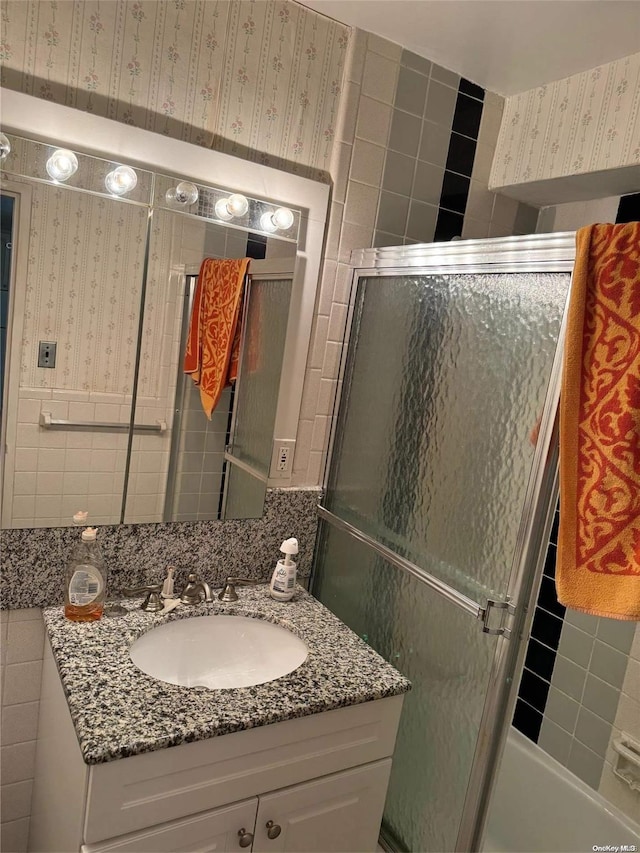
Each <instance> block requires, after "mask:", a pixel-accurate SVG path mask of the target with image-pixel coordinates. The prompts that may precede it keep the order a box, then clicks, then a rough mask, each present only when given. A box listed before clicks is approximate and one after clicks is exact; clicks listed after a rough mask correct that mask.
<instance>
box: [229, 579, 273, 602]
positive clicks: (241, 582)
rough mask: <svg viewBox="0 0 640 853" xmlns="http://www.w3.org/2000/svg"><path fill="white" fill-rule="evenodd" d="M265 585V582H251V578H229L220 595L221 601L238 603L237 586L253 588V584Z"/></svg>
mask: <svg viewBox="0 0 640 853" xmlns="http://www.w3.org/2000/svg"><path fill="white" fill-rule="evenodd" d="M258 583H264V581H259V580H258V581H255V580H251V578H227V579H226V581H225V582H224V586H223V588H222V591H221V592H220V594H219V595H218V600H219V601H227V602H229V601H237V600H238V593H237V592H236V587H237V586H251V585H252V584H258Z"/></svg>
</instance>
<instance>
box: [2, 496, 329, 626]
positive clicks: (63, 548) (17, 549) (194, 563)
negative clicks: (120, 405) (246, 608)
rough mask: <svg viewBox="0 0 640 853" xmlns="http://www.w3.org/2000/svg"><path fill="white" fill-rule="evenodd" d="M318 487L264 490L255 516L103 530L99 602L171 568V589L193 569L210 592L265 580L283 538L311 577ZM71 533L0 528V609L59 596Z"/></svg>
mask: <svg viewBox="0 0 640 853" xmlns="http://www.w3.org/2000/svg"><path fill="white" fill-rule="evenodd" d="M319 498H320V491H319V490H318V489H270V490H268V491H267V496H266V498H265V504H264V512H263V515H262V518H253V519H246V520H242V521H196V522H173V523H170V524H169V523H167V524H123V525H104V526H101V527H99V529H98V540H99V542H100V546H101V548H102V553H103V555H104V559H105V562H106V564H107V567H108V569H109V577H108V586H107V596H108V597H109V598H113V597H119V596H120V595H121V593H122V589H123V587H126V586H138V585H140V584H144V583H148V582H150V581H153V582H157V581H159V580H162V578H163V577H164V576H165V574H166V568H167V566H169V565H173V566H175V567H176V570H177V571H176V581H177V582H176V588H177V589H180V588H181V585H182V586H183V585H184V584H185V583H186V575H187V573H188V572H189V571H195V572H197V573H198V575H200V577H202V579H203V580H206V581H207V582H208V583H209V584H210V585H211V586H212V587H216V586H222V584H223V583H224V580H225V578H226V577H227V576H229V575H237V576H240V577H248V578H255V579H261V580H269V579H270V577H271V573H272V571H273V567H274V565H275V562H276V560H277V559H278V558H279V557H280V552H279V550H278V549H279V547H280V544H281V543H282V540H283V539H286V538H288V537H289V536H296V537H297V539H298V541H299V543H300V554H299V556H298V574H299V577H303V578H304V577H307V576H308V575H309V573H310V571H311V563H312V559H313V548H314V545H315V538H316V530H317V525H318V517H317V505H318V501H319ZM79 535H80V531H79V530H78V528H76V527H54V528H31V529H28V530H3V531H1V533H0V547H1V552H2V573H1V577H0V606H1V607H2V608H3V609H7V608H18V607H50V606H52V605H55V604H60V603H62V601H63V597H64V571H65V568H66V565H67V561H68V559H69V555H70V554H71V550H72V548H73V545H74V543H75V542H76V541H77V539H78V537H79Z"/></svg>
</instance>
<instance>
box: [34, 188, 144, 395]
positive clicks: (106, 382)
mask: <svg viewBox="0 0 640 853" xmlns="http://www.w3.org/2000/svg"><path fill="white" fill-rule="evenodd" d="M30 186H31V191H32V193H33V195H32V205H31V231H30V239H29V258H28V269H27V287H26V301H25V312H24V326H23V329H22V357H21V365H20V385H21V386H22V387H29V388H57V389H61V390H76V391H94V392H95V391H99V392H104V393H119V394H127V393H131V390H132V384H133V371H134V366H135V360H136V346H137V338H138V320H139V317H140V296H141V291H142V271H143V263H144V253H145V246H146V235H147V221H148V208H147V207H144V206H138V205H134V204H127V203H125V202H121V201H116V200H112V199H108V198H98V197H95V196H91V195H88V194H85V193H80V192H73V191H70V190H68V189H66V188H64V187H56V186H50V185H47V184H36V183H31V184H30ZM38 341H57V344H58V351H57V357H56V366H55V368H53V369H52V370H42V369H38V367H37V359H38Z"/></svg>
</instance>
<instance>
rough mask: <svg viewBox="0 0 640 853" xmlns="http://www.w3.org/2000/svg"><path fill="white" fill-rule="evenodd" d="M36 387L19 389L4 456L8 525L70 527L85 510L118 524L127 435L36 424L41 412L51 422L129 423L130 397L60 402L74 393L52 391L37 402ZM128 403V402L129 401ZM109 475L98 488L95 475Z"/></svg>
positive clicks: (93, 517) (100, 396)
mask: <svg viewBox="0 0 640 853" xmlns="http://www.w3.org/2000/svg"><path fill="white" fill-rule="evenodd" d="M38 392H39V389H35V388H21V389H20V400H19V405H18V428H17V433H16V446H15V448H11V451H12V453H10V454H8V459H7V467H6V473H5V476H6V477H7V479H8V481H9V484H10V485H12V491H13V501H12V502H11V500H9V501H7V505H8V506H9V507H10V517H9V518H8V520H7V524H8V525H9V526H14V527H42V526H52V525H54V526H55V525H61V524H68V523H69V520H70V518H71V516H73V514H74V513H75V512H77V511H78V510H79V509H89V511H90V513H91V521H92V522H93V523H96V524H109V523H114V522H117V521H118V520H119V517H120V507H119V503H118V500H117V499H119V500H121V497H122V484H123V482H124V457H125V451H126V447H127V436H126V434H124V433H122V434H120V433H107V432H92V431H80V432H76V431H72V430H59V431H58V430H55V431H54V430H47V429H44V428H43V427H41V426H40V425H39V419H40V413H41V412H49V413H50V414H51V416H52V417H53V418H55V419H62V420H83V421H84V420H86V421H94V420H95V421H108V422H114V423H126V422H128V420H129V410H130V405H131V401H130V397H129V396H128V395H125V394H105V393H101V394H87V395H86V396H87V398H88V399H87V401H86V402H80V401H78V400H74V399H64V398H65V397H66V396H67V394H68V393H69V396H70V397H71V398H73V397H74V396H75V395H74V393H73V392H66V391H62V390H57V391H56V399H55V400H54V399H53V397H52V395H51V392H50V393H49V396H48V398H46V399H41V398H40V395H39V393H38ZM127 401H128V402H127ZM99 472H109V474H110V479H109V481H108V482H107V481H105V480H104V478H103V479H102V481H101V482H102V490H100V491H99V490H97V489H96V487H95V482H94V480H93V477H94V474H98V473H99Z"/></svg>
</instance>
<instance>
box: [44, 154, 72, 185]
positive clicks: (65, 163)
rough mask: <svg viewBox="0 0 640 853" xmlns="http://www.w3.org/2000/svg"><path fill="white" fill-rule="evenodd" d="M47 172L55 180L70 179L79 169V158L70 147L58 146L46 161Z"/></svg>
mask: <svg viewBox="0 0 640 853" xmlns="http://www.w3.org/2000/svg"><path fill="white" fill-rule="evenodd" d="M46 169H47V174H48V175H49V177H50V178H51V179H52V180H54V181H59V182H61V181H68V180H69V178H70V177H71V176H72V175H74V174H75V173H76V172H77V171H78V158H77V157H76V155H75V154H74V153H73V151H69V149H68V148H58V150H57V151H54V152H53V154H52V155H51V157H49V159H48V160H47V163H46Z"/></svg>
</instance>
